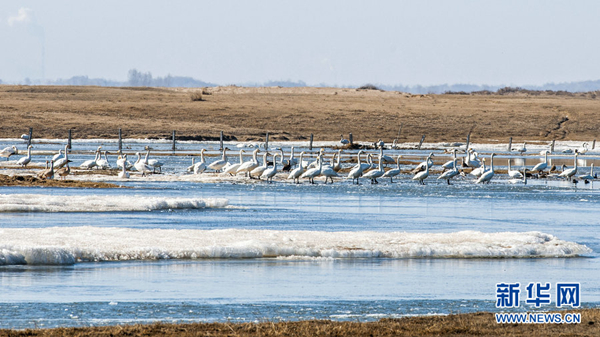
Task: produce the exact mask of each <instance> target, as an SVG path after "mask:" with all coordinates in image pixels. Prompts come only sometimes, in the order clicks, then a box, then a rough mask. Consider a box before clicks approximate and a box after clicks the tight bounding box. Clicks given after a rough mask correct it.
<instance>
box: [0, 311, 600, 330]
mask: <svg viewBox="0 0 600 337" xmlns="http://www.w3.org/2000/svg"><path fill="white" fill-rule="evenodd" d="M560 312H561V313H563V314H564V313H565V312H566V311H560ZM569 312H579V313H581V323H579V324H498V323H496V321H495V318H494V314H493V313H487V312H480V313H471V314H457V315H448V316H426V317H424V316H420V317H405V318H399V319H382V320H379V321H377V322H335V321H328V320H311V321H299V322H261V323H192V324H165V323H155V324H148V325H142V324H136V325H126V326H107V327H89V328H57V329H35V330H29V329H28V330H0V336H10V337H20V336H77V337H83V336H527V337H537V336H600V309H584V310H573V311H569Z"/></svg>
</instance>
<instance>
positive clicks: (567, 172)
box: [558, 153, 579, 181]
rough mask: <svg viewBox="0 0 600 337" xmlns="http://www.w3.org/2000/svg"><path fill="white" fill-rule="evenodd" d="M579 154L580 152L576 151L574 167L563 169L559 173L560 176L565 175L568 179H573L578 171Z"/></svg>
mask: <svg viewBox="0 0 600 337" xmlns="http://www.w3.org/2000/svg"><path fill="white" fill-rule="evenodd" d="M578 155H579V153H575V156H574V157H575V158H574V162H575V163H574V164H573V166H574V167H573V168H570V169H568V170H564V171H562V173H561V174H559V175H558V176H559V177H563V178H567V180H569V181H570V180H571V178H573V176H574V175H575V174H576V173H577V156H578Z"/></svg>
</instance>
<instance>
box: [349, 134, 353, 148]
mask: <svg viewBox="0 0 600 337" xmlns="http://www.w3.org/2000/svg"><path fill="white" fill-rule="evenodd" d="M348 141H349V142H350V146H352V145H354V140H353V139H352V133H350V134H349V135H348Z"/></svg>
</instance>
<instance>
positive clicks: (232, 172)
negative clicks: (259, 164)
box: [223, 150, 245, 176]
mask: <svg viewBox="0 0 600 337" xmlns="http://www.w3.org/2000/svg"><path fill="white" fill-rule="evenodd" d="M244 152H245V151H244V150H240V162H239V163H237V164H231V165H229V166H228V167H227V168H225V169H224V170H223V173H229V174H230V175H232V176H234V175H235V174H236V173H237V169H238V168H239V167H240V166H242V164H243V163H244Z"/></svg>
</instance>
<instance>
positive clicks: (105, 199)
mask: <svg viewBox="0 0 600 337" xmlns="http://www.w3.org/2000/svg"><path fill="white" fill-rule="evenodd" d="M227 204H228V200H227V199H222V198H208V199H207V198H205V199H201V198H169V197H146V196H140V195H103V196H98V195H87V196H80V195H77V196H67V195H42V194H0V212H141V211H155V210H167V209H201V208H218V207H226V206H227Z"/></svg>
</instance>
